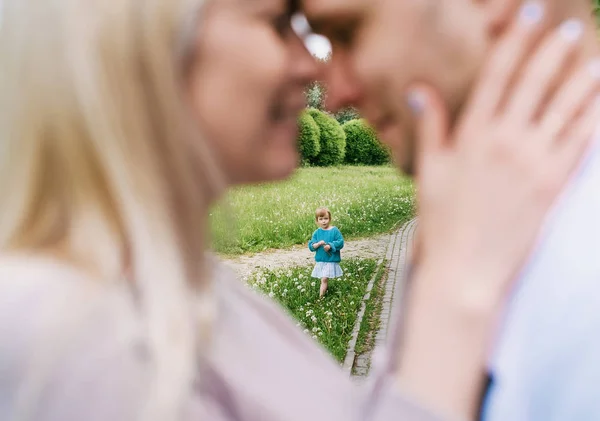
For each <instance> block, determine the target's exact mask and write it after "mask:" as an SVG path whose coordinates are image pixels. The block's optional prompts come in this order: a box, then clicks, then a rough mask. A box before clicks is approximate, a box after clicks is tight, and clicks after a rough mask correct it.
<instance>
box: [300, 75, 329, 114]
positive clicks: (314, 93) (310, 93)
mask: <svg viewBox="0 0 600 421" xmlns="http://www.w3.org/2000/svg"><path fill="white" fill-rule="evenodd" d="M304 95H305V96H306V103H307V105H308V107H309V108H315V109H317V110H321V111H325V98H326V97H327V88H326V87H325V85H324V84H323V83H321V82H319V81H314V82H312V83H311V84H310V85H308V87H307V88H306V91H304Z"/></svg>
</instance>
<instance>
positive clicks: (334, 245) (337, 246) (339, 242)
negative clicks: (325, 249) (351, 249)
mask: <svg viewBox="0 0 600 421" xmlns="http://www.w3.org/2000/svg"><path fill="white" fill-rule="evenodd" d="M330 246H331V251H333V252H334V253H335V252H336V251H338V250H341V249H343V248H344V237H343V236H342V233H341V231H340V230H339V229H337V228H336V229H335V237H334V240H333V241H332V242H331V244H330Z"/></svg>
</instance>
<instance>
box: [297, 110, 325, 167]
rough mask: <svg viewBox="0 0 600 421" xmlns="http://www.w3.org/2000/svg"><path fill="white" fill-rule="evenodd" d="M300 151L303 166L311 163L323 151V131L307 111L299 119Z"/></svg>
mask: <svg viewBox="0 0 600 421" xmlns="http://www.w3.org/2000/svg"><path fill="white" fill-rule="evenodd" d="M298 149H299V151H300V157H301V160H302V164H303V165H306V164H308V163H310V161H311V160H312V159H314V158H316V157H317V155H319V152H320V151H321V130H319V126H317V123H315V120H314V119H313V118H312V117H311V115H310V114H309V113H308V112H306V111H305V112H303V113H302V114H300V117H299V118H298Z"/></svg>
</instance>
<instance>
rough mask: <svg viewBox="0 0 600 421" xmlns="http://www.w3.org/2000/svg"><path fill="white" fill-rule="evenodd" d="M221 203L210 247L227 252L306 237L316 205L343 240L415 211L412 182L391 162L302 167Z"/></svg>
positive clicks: (298, 241)
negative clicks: (322, 208) (328, 213)
mask: <svg viewBox="0 0 600 421" xmlns="http://www.w3.org/2000/svg"><path fill="white" fill-rule="evenodd" d="M225 203H227V204H229V207H227V206H219V207H217V208H215V209H214V210H213V212H212V213H211V228H212V232H213V248H214V249H215V250H216V251H217V252H220V253H222V254H229V255H232V254H241V253H246V252H257V251H262V250H266V249H270V248H285V247H289V246H292V245H295V244H302V243H304V242H306V241H308V239H309V238H310V236H311V234H312V232H313V231H314V229H315V228H316V227H315V223H314V211H315V209H316V208H317V207H320V206H327V207H328V208H329V209H330V210H331V212H332V214H333V223H334V224H335V225H336V226H337V227H338V228H340V230H341V231H342V234H344V237H345V238H347V239H348V238H353V237H354V238H356V237H365V236H370V235H373V234H379V233H384V232H388V231H389V230H390V229H392V228H393V227H394V226H396V225H397V224H398V223H402V222H405V221H407V220H408V219H410V218H411V217H412V216H413V214H414V211H415V201H414V187H413V183H412V181H410V180H409V179H408V178H404V177H401V176H400V175H398V173H397V171H396V170H395V169H394V168H393V167H391V166H383V167H350V166H346V167H334V168H302V169H299V170H298V172H297V173H296V174H295V175H294V176H293V177H292V178H291V179H290V180H288V181H286V182H283V183H275V184H263V185H259V186H248V187H241V188H238V189H235V190H233V191H232V192H231V193H230V194H229V196H228V197H227V198H226V200H225ZM228 209H229V210H228ZM236 233H237V235H236Z"/></svg>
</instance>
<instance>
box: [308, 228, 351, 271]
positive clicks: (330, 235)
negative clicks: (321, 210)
mask: <svg viewBox="0 0 600 421" xmlns="http://www.w3.org/2000/svg"><path fill="white" fill-rule="evenodd" d="M321 240H323V241H325V244H329V245H330V246H331V250H329V251H328V252H327V251H325V248H324V246H321V247H319V248H318V249H316V250H315V249H314V248H313V245H314V244H315V243H318V242H319V241H321ZM343 247H344V237H342V233H341V232H340V230H339V229H337V227H331V228H330V229H328V230H324V229H323V228H319V229H317V230H316V231H315V232H314V233H313V235H312V238H311V239H310V241H309V242H308V249H309V250H310V251H312V252H314V251H316V253H315V260H316V261H317V262H335V263H338V262H340V261H341V260H342V258H341V255H340V250H341V249H342V248H343Z"/></svg>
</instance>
